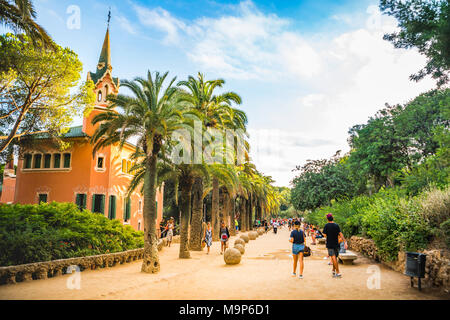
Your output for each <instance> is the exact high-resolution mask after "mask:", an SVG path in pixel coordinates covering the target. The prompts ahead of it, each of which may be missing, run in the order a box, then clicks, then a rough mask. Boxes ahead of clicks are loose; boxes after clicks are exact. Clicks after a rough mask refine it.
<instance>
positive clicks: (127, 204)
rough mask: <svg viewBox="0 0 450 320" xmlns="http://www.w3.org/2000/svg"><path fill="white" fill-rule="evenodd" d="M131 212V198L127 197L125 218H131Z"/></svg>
mask: <svg viewBox="0 0 450 320" xmlns="http://www.w3.org/2000/svg"><path fill="white" fill-rule="evenodd" d="M130 212H131V200H130V198H126V199H125V208H124V211H123V219H124V220H129V219H130Z"/></svg>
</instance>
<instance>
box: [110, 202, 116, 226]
mask: <svg viewBox="0 0 450 320" xmlns="http://www.w3.org/2000/svg"><path fill="white" fill-rule="evenodd" d="M109 218H110V219H111V220H113V219H115V218H116V196H109Z"/></svg>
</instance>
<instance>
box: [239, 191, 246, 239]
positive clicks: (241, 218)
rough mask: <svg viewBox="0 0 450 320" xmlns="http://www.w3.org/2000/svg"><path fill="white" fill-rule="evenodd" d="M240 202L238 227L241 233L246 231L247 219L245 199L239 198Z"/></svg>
mask: <svg viewBox="0 0 450 320" xmlns="http://www.w3.org/2000/svg"><path fill="white" fill-rule="evenodd" d="M240 200H241V201H240V202H239V214H240V215H239V226H240V227H241V230H242V231H246V230H247V223H246V219H247V215H246V211H247V208H246V205H245V202H246V200H245V198H243V197H241V199H240Z"/></svg>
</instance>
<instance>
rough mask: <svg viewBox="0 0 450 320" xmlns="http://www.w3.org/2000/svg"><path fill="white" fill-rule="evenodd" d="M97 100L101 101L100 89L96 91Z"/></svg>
mask: <svg viewBox="0 0 450 320" xmlns="http://www.w3.org/2000/svg"><path fill="white" fill-rule="evenodd" d="M97 101H98V102H100V101H102V90H99V91H98V94H97Z"/></svg>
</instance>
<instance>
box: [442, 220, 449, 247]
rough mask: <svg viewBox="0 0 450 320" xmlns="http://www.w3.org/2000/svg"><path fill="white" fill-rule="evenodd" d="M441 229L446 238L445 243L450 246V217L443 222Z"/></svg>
mask: <svg viewBox="0 0 450 320" xmlns="http://www.w3.org/2000/svg"><path fill="white" fill-rule="evenodd" d="M441 231H442V233H443V235H444V238H445V243H446V244H447V246H448V247H450V219H447V220H446V221H445V222H442V224H441Z"/></svg>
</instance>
